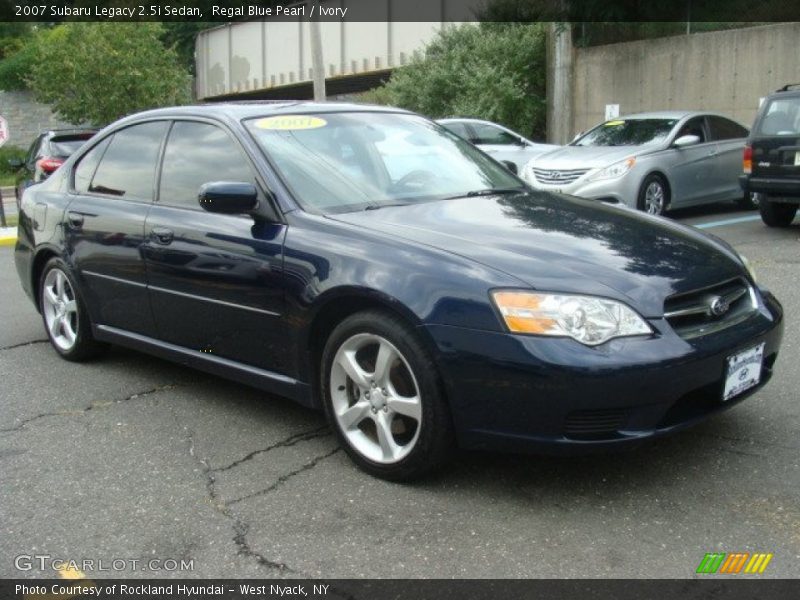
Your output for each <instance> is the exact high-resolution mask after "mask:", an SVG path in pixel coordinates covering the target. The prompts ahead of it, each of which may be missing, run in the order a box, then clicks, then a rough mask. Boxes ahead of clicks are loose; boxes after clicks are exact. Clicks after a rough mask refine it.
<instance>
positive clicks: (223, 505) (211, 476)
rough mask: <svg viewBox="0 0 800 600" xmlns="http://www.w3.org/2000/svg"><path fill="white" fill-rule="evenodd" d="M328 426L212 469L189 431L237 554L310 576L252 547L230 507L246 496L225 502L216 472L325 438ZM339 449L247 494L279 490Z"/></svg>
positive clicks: (191, 452) (275, 568)
mask: <svg viewBox="0 0 800 600" xmlns="http://www.w3.org/2000/svg"><path fill="white" fill-rule="evenodd" d="M176 418H177V416H176ZM326 429H327V428H322V427H320V428H317V429H312V430H310V431H304V432H300V433H295V434H292V435H290V436H289V437H287V438H286V439H284V440H281V441H279V442H276V443H274V444H271V445H269V446H267V447H266V448H261V449H259V450H255V451H253V452H251V453H250V454H248V455H246V456H244V457H243V458H241V459H238V460H235V461H234V462H232V463H231V464H229V465H227V466H225V467H220V468H217V469H214V468H212V467H211V465H210V464H209V463H208V461H207V460H206V459H205V458H200V457H199V456H197V455H196V453H195V448H194V436H195V433H194V431H191V430H189V431H187V437H186V441H187V443H188V446H189V456H191V457H192V458H193V459H194V460H195V461H197V462H198V463H199V464H200V466H201V471H202V474H203V478H204V479H205V483H206V486H205V487H206V493H207V494H208V498H209V500H210V504H211V507H212V508H213V509H214V511H215V512H217V513H219V514H220V515H222V516H223V517H225V518H226V519H228V520H229V521H231V527H232V528H233V543H234V544H235V545H236V548H237V554H238V555H240V556H246V557H248V558H252V559H254V560H255V561H256V562H257V563H258V564H259V565H261V566H263V567H267V568H269V569H271V570H273V571H278V572H279V573H291V574H293V575H303V576H307V575H306V574H304V573H302V572H301V571H298V570H296V569H293V568H291V567H290V566H289V565H287V564H286V563H283V562H279V561H275V560H271V559H269V558H267V557H266V556H264V555H263V554H261V553H260V552H258V551H257V550H255V549H253V548H252V547H251V546H250V544H249V542H248V541H247V533H248V531H249V530H250V524H249V523H247V522H246V521H245V520H244V519H243V518H242V517H241V516H240V515H237V514H235V513H234V512H233V510H231V508H230V506H231V505H232V504H234V503H235V502H240V501H242V500H244V499H245V498H240V499H238V500H236V501H233V502H223V501H222V500H221V499H220V498H219V496H218V494H217V489H216V477H215V473H219V472H222V471H228V470H230V469H233V468H234V467H237V466H239V465H240V464H242V463H244V462H247V461H248V460H251V459H252V458H253V457H255V456H257V455H259V454H264V453H266V452H269V451H270V450H274V449H275V448H286V447H289V446H293V445H295V444H297V443H299V442H302V441H306V440H310V439H314V438H318V437H323V436H324V435H328V433H324V431H325V430H326ZM339 450H340V448H336V449H335V450H333V451H332V452H329V453H327V454H324V455H322V456H318V457H316V458H314V459H312V460H311V461H309V462H308V463H305V464H304V465H303V466H301V467H300V468H299V469H296V470H294V471H290V472H289V473H285V474H283V475H281V476H280V477H279V478H278V479H277V480H276V481H275V483H273V484H272V485H270V486H269V487H267V488H265V489H264V490H261V491H260V492H257V493H256V494H252V495H251V496H248V497H252V496H256V495H263V494H266V493H268V492H270V491H272V490H274V489H276V488H277V487H279V486H280V485H282V484H283V483H285V482H286V481H288V480H289V479H291V478H292V477H294V476H295V475H299V474H300V473H303V472H305V471H308V470H310V469H312V468H314V467H315V466H316V465H317V464H318V463H319V462H321V461H322V460H324V459H325V458H328V457H329V456H332V455H333V454H335V453H336V452H338V451H339Z"/></svg>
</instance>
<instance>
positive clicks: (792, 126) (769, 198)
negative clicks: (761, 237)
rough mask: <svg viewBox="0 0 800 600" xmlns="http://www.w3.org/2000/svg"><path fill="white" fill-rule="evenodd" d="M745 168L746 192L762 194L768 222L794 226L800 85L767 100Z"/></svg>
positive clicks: (799, 181) (798, 199) (799, 179)
mask: <svg viewBox="0 0 800 600" xmlns="http://www.w3.org/2000/svg"><path fill="white" fill-rule="evenodd" d="M743 168H744V175H742V176H741V177H740V178H739V181H740V183H741V185H742V189H743V190H744V192H745V193H746V194H748V193H749V194H754V193H755V194H759V195H760V197H761V203H760V204H759V210H760V211H761V219H762V220H763V221H764V223H765V224H767V225H768V226H770V227H788V226H789V225H791V223H792V220H794V217H795V215H796V214H797V207H798V205H800V84H792V85H786V86H784V87H782V88H781V89H779V90H778V91H777V92H775V93H774V94H770V95H769V97H767V98H766V100H764V103H763V104H762V105H761V109H760V110H759V111H758V115H757V116H756V121H755V124H754V125H753V129H752V131H751V132H750V137H749V138H748V139H747V145H745V147H744V155H743Z"/></svg>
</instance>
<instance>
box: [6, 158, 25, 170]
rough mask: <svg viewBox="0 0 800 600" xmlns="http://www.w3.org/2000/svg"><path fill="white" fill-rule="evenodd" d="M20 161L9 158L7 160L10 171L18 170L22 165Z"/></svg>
mask: <svg viewBox="0 0 800 600" xmlns="http://www.w3.org/2000/svg"><path fill="white" fill-rule="evenodd" d="M24 164H25V163H23V162H22V161H21V160H20V159H18V158H9V159H8V166H9V167H11V168H12V169H19V168H20V167H21V166H22V165H24Z"/></svg>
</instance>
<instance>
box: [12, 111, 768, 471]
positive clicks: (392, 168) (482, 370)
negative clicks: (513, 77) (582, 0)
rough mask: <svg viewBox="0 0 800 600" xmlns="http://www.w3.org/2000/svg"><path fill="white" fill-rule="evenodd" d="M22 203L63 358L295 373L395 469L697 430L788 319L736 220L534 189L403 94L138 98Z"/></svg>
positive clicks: (293, 391) (26, 271)
mask: <svg viewBox="0 0 800 600" xmlns="http://www.w3.org/2000/svg"><path fill="white" fill-rule="evenodd" d="M400 140H402V141H403V142H404V143H403V144H400V143H399V141H400ZM404 153H405V154H406V155H405V156H404V155H403V154H404ZM415 161H416V162H415ZM19 222H20V225H19V240H18V243H17V246H16V253H15V260H16V267H17V270H18V273H19V277H20V279H21V281H22V286H23V287H24V289H25V291H26V292H27V293H28V295H29V296H30V297H31V299H32V300H33V302H34V303H35V305H36V307H37V309H38V310H39V311H40V312H41V314H42V318H43V322H44V327H45V330H46V332H47V335H48V337H49V339H50V342H51V343H52V346H53V348H54V349H55V351H56V352H57V353H58V354H60V355H61V356H62V357H63V358H65V359H68V360H83V359H87V358H89V357H91V356H93V355H95V354H97V353H98V352H100V351H101V350H102V345H101V344H102V343H108V342H110V343H115V344H120V345H123V346H128V347H131V348H135V349H138V350H142V351H145V352H150V353H153V354H155V355H158V356H161V357H164V358H168V359H171V360H174V361H178V362H180V363H184V364H187V365H191V366H194V367H197V368H199V369H202V370H205V371H207V372H210V373H214V374H217V375H222V376H226V377H230V378H232V379H235V380H237V381H240V382H243V383H246V384H250V385H254V386H257V387H260V388H263V389H265V390H269V391H270V392H274V393H277V394H282V395H285V396H288V397H290V398H293V399H294V400H296V401H298V402H300V403H302V404H304V405H306V406H309V407H314V408H320V409H322V410H324V411H325V413H326V415H327V417H328V419H329V422H330V424H331V427H332V429H333V431H334V432H335V435H336V436H337V437H338V439H339V440H340V442H341V444H342V445H343V446H344V448H345V449H346V451H347V452H348V454H349V455H350V456H351V457H352V459H353V460H354V461H355V462H356V463H357V464H358V465H359V466H360V467H361V468H363V469H364V470H365V471H367V472H369V473H372V474H374V475H376V476H379V477H385V478H388V479H407V478H410V477H414V476H418V475H420V474H422V473H425V472H427V471H429V470H431V469H433V468H436V467H438V466H440V465H442V464H443V463H444V462H445V461H446V459H447V457H448V456H449V455H450V452H451V450H452V449H453V447H454V446H456V445H457V444H458V445H461V446H462V447H468V448H496V449H506V450H531V449H548V450H551V451H556V452H558V451H563V452H570V451H583V450H587V449H607V448H617V447H620V446H625V445H629V444H636V443H639V442H641V441H642V440H645V439H648V438H654V437H657V436H661V435H664V434H668V433H671V432H674V431H677V430H679V429H682V428H684V427H688V426H690V425H692V424H694V423H697V422H699V421H701V420H703V419H704V418H705V417H708V416H709V415H712V414H714V413H717V412H719V411H722V410H725V409H727V408H730V407H731V406H734V405H736V404H738V403H739V402H740V401H741V400H743V399H744V398H745V397H747V396H748V395H750V394H751V393H752V392H754V391H755V390H757V389H759V388H760V387H761V386H763V385H764V384H765V383H766V382H767V381H768V380H769V378H770V376H771V374H772V370H773V365H774V363H775V360H776V357H777V355H778V351H779V346H780V342H781V336H782V329H783V325H782V322H783V311H782V308H781V305H780V304H779V303H778V301H777V300H776V299H775V297H774V296H773V295H772V294H770V293H769V292H768V291H766V290H763V289H761V288H760V287H759V286H758V284H757V283H756V281H755V278H754V276H753V274H752V272H751V271H750V270H749V268H748V266H747V263H746V261H745V259H744V258H742V257H741V256H739V255H738V254H737V253H736V252H735V251H734V250H733V249H732V248H731V247H730V246H728V245H727V244H725V243H724V242H722V241H721V240H718V239H715V238H710V237H707V236H705V235H704V234H702V233H701V232H699V231H698V230H696V229H693V228H690V227H683V226H681V225H678V224H675V223H671V222H667V221H664V220H661V219H654V218H652V217H650V216H648V215H644V214H641V213H636V212H633V211H622V210H619V209H617V208H614V207H610V206H607V205H605V204H602V203H595V202H590V201H586V200H582V199H579V198H574V197H570V196H559V195H556V194H549V193H541V192H538V193H537V192H534V191H532V190H531V189H530V187H529V186H527V185H526V184H525V183H524V182H523V181H522V180H520V179H519V178H518V177H517V176H515V175H514V174H512V173H510V172H509V171H508V170H507V169H505V168H503V167H502V166H500V165H499V164H497V163H496V162H495V161H493V160H490V159H489V158H488V157H487V156H486V155H485V154H483V153H482V152H480V151H478V150H477V149H476V148H475V147H474V146H472V145H471V144H469V143H468V142H466V141H464V140H461V139H460V138H458V137H456V136H453V135H452V134H450V133H448V132H447V131H445V130H444V129H443V128H441V127H440V126H438V125H436V124H435V123H433V122H431V121H429V120H427V119H425V118H423V117H420V116H418V115H415V114H412V113H409V112H405V111H401V110H398V109H389V108H379V107H364V106H359V105H349V104H337V103H324V104H322V103H320V104H316V103H297V102H289V103H281V104H258V103H256V104H250V103H248V104H238V105H237V104H213V105H207V106H189V107H180V108H169V109H159V110H154V111H149V112H145V113H141V114H138V115H133V116H131V117H127V118H125V119H123V120H121V121H118V122H117V123H114V124H112V125H111V126H109V127H108V128H106V129H105V130H103V131H101V132H100V133H98V134H97V136H96V137H95V138H94V139H92V140H91V141H90V142H89V143H87V144H86V146H84V147H83V148H81V149H79V150H78V151H77V152H76V153H75V154H74V155H73V156H72V157H71V158H70V159H68V160H67V162H66V163H65V164H64V165H63V166H62V167H61V169H59V170H58V171H56V173H54V174H53V175H52V176H51V177H50V178H49V179H48V180H47V181H45V182H43V183H42V184H40V185H36V186H32V187H30V188H28V189H27V190H26V191H25V193H24V195H23V198H22V209H21V214H20V221H19ZM220 435H221V436H224V435H226V434H225V433H224V432H220Z"/></svg>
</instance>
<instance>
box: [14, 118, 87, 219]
mask: <svg viewBox="0 0 800 600" xmlns="http://www.w3.org/2000/svg"><path fill="white" fill-rule="evenodd" d="M95 133H97V130H96V129H51V130H49V131H44V132H42V133H40V134H39V135H38V136H36V139H35V140H34V141H33V143H32V144H31V147H30V148H29V149H28V154H27V155H26V157H25V160H24V161H22V160H10V161H8V162H9V164H10V165H11V166H12V167H14V168H17V169H18V171H17V175H16V183H15V186H14V193H15V195H16V198H17V206H19V201H20V198H22V192H24V191H25V188H26V187H28V186H29V185H33V184H34V183H39V182H40V181H44V180H45V179H47V178H48V177H49V176H50V174H51V173H52V172H53V171H55V170H56V169H57V168H58V167H60V166H61V165H62V164H63V163H64V161H65V160H67V159H68V158H69V157H70V156H71V155H72V153H73V152H75V150H77V149H78V148H80V147H81V146H83V144H84V143H86V140H88V139H90V138H92V137H93V136H94V134H95Z"/></svg>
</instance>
